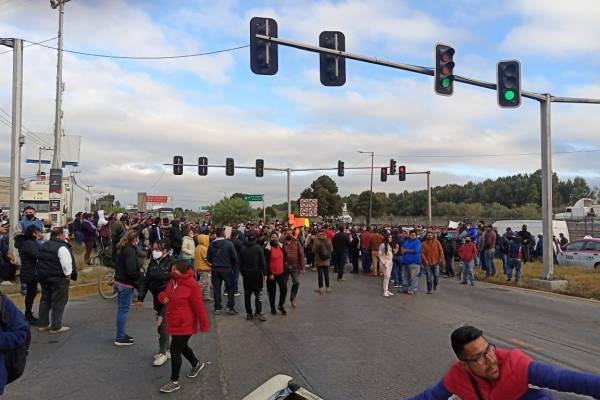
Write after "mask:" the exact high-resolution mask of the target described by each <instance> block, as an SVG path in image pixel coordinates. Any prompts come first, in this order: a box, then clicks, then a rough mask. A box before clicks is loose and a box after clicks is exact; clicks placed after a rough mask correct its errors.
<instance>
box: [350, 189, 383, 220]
mask: <svg viewBox="0 0 600 400" xmlns="http://www.w3.org/2000/svg"><path fill="white" fill-rule="evenodd" d="M370 193H371V192H370V191H368V190H366V191H364V192H362V193H361V194H360V195H358V199H357V200H356V201H355V202H353V203H352V204H351V206H349V207H348V211H350V213H351V214H352V215H356V216H362V217H367V216H368V215H369V198H370ZM387 203H388V198H387V195H386V194H385V193H373V203H372V210H371V214H372V215H373V217H374V218H378V217H381V216H383V215H385V214H386V211H387Z"/></svg>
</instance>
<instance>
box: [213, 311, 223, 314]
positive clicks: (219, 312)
mask: <svg viewBox="0 0 600 400" xmlns="http://www.w3.org/2000/svg"><path fill="white" fill-rule="evenodd" d="M213 313H214V314H215V315H221V310H215V311H213Z"/></svg>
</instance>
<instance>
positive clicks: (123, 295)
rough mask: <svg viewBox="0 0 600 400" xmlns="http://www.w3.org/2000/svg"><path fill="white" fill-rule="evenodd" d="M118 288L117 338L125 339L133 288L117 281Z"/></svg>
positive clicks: (116, 286)
mask: <svg viewBox="0 0 600 400" xmlns="http://www.w3.org/2000/svg"><path fill="white" fill-rule="evenodd" d="M115 288H116V289H117V339H124V338H125V336H126V335H127V332H126V329H125V327H126V325H127V314H128V313H129V308H130V307H131V300H132V299H133V288H129V287H125V286H123V285H119V284H118V283H115Z"/></svg>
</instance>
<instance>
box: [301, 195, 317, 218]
mask: <svg viewBox="0 0 600 400" xmlns="http://www.w3.org/2000/svg"><path fill="white" fill-rule="evenodd" d="M318 206H319V201H318V200H317V199H300V216H301V217H318V216H319V213H318V211H319V207H318Z"/></svg>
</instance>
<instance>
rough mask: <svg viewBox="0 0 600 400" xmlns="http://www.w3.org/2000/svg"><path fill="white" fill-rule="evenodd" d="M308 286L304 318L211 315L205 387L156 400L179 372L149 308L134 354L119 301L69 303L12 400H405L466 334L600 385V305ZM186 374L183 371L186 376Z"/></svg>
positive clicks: (137, 316)
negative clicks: (162, 359)
mask: <svg viewBox="0 0 600 400" xmlns="http://www.w3.org/2000/svg"><path fill="white" fill-rule="evenodd" d="M302 279H303V281H302V286H301V288H300V295H299V307H298V308H297V309H291V308H288V309H289V314H288V315H287V316H282V315H277V316H271V315H270V314H267V317H268V319H269V320H268V321H267V322H263V323H261V322H258V321H252V322H250V321H246V320H245V319H244V318H245V313H243V312H242V311H243V305H242V304H241V301H242V298H241V297H238V298H236V300H237V305H236V307H237V308H238V310H239V311H240V314H239V315H237V316H226V315H222V316H217V317H215V316H213V315H212V314H211V322H212V326H211V332H210V333H208V334H202V335H197V336H195V337H194V338H193V339H192V341H191V345H192V347H193V348H194V349H195V350H196V352H197V355H199V358H200V359H202V360H204V361H210V363H211V364H210V365H208V366H207V367H206V368H205V369H204V371H202V372H201V374H200V376H199V377H198V378H196V379H195V380H189V379H187V378H185V377H183V378H182V379H181V381H182V385H183V388H182V390H180V391H179V392H176V393H173V394H171V395H163V394H160V393H159V392H158V388H159V387H160V385H161V384H162V383H165V382H166V381H167V380H168V378H169V364H166V365H165V366H163V367H160V368H157V367H153V366H152V364H151V362H152V354H154V353H155V352H156V351H157V350H158V349H157V347H158V343H157V342H158V341H157V336H156V334H155V331H154V319H153V313H152V309H151V303H150V301H147V302H146V305H145V309H144V311H141V312H136V311H134V310H132V311H131V314H130V318H129V328H128V331H129V334H130V335H132V336H134V337H135V338H136V344H135V345H134V346H131V347H125V348H117V347H115V346H114V345H113V343H112V342H113V339H114V330H115V328H114V325H115V322H114V319H115V309H116V303H115V302H114V300H113V301H110V300H102V299H100V298H99V297H89V298H84V299H79V300H74V301H71V302H70V303H69V305H68V308H67V311H66V313H65V318H64V321H65V324H67V325H70V326H71V327H72V328H73V329H72V330H71V331H70V332H68V333H66V334H63V335H49V334H48V333H38V332H37V331H34V332H33V339H32V353H31V355H30V358H29V361H28V366H27V371H26V373H25V375H24V376H23V377H22V378H21V379H20V380H19V381H17V382H15V383H13V384H11V385H9V386H8V387H7V388H6V395H5V398H7V399H15V400H25V399H63V400H68V399H86V400H95V399H109V398H118V399H148V398H161V397H170V398H173V399H184V398H185V399H207V400H217V399H227V400H229V399H231V400H238V399H241V398H242V397H243V396H244V395H246V394H247V393H249V392H251V391H252V390H253V389H254V388H256V387H257V386H259V385H260V384H261V383H263V382H264V381H266V380H267V379H269V378H270V377H272V376H274V375H276V374H280V373H284V374H287V375H290V376H293V377H294V378H295V379H296V380H297V381H298V382H299V383H300V384H302V385H303V386H305V387H306V388H308V389H309V390H311V391H313V392H315V393H316V394H318V395H320V396H321V397H323V398H324V399H326V400H334V399H403V398H406V397H408V396H409V395H411V394H414V393H417V392H419V391H420V390H421V389H423V388H425V387H427V386H429V385H431V384H434V383H435V382H437V380H439V379H440V378H441V377H442V375H443V374H444V372H445V370H446V369H447V368H448V366H449V365H450V364H451V362H452V361H453V359H454V356H453V353H452V351H451V349H450V346H449V334H450V332H451V331H452V330H453V328H455V327H458V326H460V325H462V324H465V323H468V324H473V325H476V326H479V327H481V328H482V329H483V330H484V331H485V332H486V336H487V337H488V338H489V340H490V341H492V342H494V343H496V344H497V345H499V346H504V347H520V348H523V349H524V350H525V351H527V352H528V353H530V354H531V355H532V356H533V357H534V358H535V359H538V360H539V361H545V362H550V363H554V364H557V365H561V366H564V367H568V368H572V369H579V370H585V371H589V372H594V373H598V374H600V362H599V360H600V303H598V302H593V301H587V300H583V299H576V298H569V297H565V296H556V295H552V294H546V293H540V292H534V291H525V290H520V289H512V288H506V287H499V286H495V285H489V284H484V283H479V282H478V283H477V285H476V286H475V287H467V286H463V285H459V284H458V282H457V281H456V280H450V279H442V281H441V284H440V288H439V290H438V291H437V292H435V293H434V294H433V295H427V294H425V293H423V292H421V293H419V294H418V295H416V296H407V295H401V294H397V295H396V296H394V297H391V298H384V297H382V296H381V280H380V279H379V278H372V277H368V276H364V275H359V276H356V275H352V274H348V281H346V282H341V283H338V282H335V281H334V283H333V293H331V294H326V295H319V294H317V293H314V292H313V289H314V288H315V286H316V280H317V276H316V273H314V272H310V271H309V272H307V273H306V274H305V275H304V276H303V278H302ZM421 283H422V284H424V281H422V282H421ZM265 306H266V300H265ZM207 307H209V308H210V307H211V304H210V303H207ZM267 309H268V306H267ZM187 368H189V366H188V365H186V363H185V361H184V367H183V370H182V375H184V374H185V373H186V372H187ZM560 398H563V399H571V398H578V397H575V396H571V395H567V396H560Z"/></svg>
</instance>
